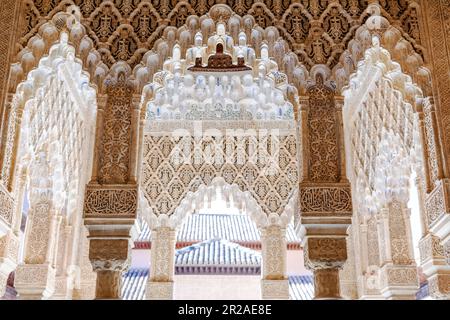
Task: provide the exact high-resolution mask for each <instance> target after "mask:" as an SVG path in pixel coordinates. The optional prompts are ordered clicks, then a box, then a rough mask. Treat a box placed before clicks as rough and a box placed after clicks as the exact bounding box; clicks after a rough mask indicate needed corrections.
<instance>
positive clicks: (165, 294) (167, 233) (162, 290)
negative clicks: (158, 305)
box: [146, 227, 176, 300]
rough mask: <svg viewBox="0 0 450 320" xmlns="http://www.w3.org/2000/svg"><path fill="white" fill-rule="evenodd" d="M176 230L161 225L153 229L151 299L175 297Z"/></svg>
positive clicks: (149, 287)
mask: <svg viewBox="0 0 450 320" xmlns="http://www.w3.org/2000/svg"><path fill="white" fill-rule="evenodd" d="M175 243H176V231H175V230H173V229H170V228H167V227H159V228H157V229H155V230H153V231H152V252H151V262H150V277H149V278H148V282H147V292H146V297H147V299H149V300H156V299H159V300H171V299H173V275H174V271H175Z"/></svg>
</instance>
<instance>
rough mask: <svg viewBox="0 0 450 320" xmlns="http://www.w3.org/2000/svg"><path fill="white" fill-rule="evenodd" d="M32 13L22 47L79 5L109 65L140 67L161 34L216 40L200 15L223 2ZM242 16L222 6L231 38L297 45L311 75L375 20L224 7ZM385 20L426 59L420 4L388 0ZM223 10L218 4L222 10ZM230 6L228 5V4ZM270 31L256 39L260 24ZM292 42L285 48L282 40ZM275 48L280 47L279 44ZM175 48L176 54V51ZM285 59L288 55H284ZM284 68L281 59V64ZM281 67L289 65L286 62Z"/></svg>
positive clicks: (327, 11)
mask: <svg viewBox="0 0 450 320" xmlns="http://www.w3.org/2000/svg"><path fill="white" fill-rule="evenodd" d="M23 2H24V7H25V8H24V9H25V15H24V17H23V20H22V23H21V29H20V35H19V37H20V43H21V45H22V46H25V45H26V43H27V41H28V40H29V39H30V38H31V37H33V36H34V35H35V34H36V33H37V32H38V30H39V28H40V27H41V26H42V25H43V24H44V23H45V22H44V21H45V19H51V18H52V17H53V16H54V15H55V13H57V12H59V11H64V10H65V8H66V7H67V6H69V5H71V4H75V5H77V6H78V7H79V10H80V18H81V19H80V20H81V22H82V24H83V26H84V27H85V28H86V31H87V34H88V35H89V38H90V39H91V41H92V43H93V44H94V45H95V47H97V48H98V49H99V52H100V53H101V55H102V60H103V61H104V63H105V64H107V65H109V66H111V65H112V64H114V63H115V62H117V61H118V60H124V61H128V62H129V63H130V65H131V66H132V67H133V66H134V65H136V63H138V61H139V60H140V58H141V57H142V55H143V53H145V52H146V51H148V50H149V49H151V48H152V47H154V46H156V45H158V39H159V38H160V37H161V36H168V37H179V40H180V42H182V43H183V45H184V46H187V44H192V41H193V39H192V34H189V33H188V32H182V33H181V34H180V33H179V34H178V35H177V34H176V33H175V32H174V31H173V30H176V29H177V28H180V27H183V26H184V25H186V27H185V28H184V31H193V30H195V29H198V28H202V29H203V30H202V31H203V34H204V36H205V37H207V36H209V33H210V32H211V31H212V30H211V21H208V20H206V21H199V19H195V18H193V16H195V15H198V16H202V15H204V14H206V13H207V12H208V11H210V10H211V8H214V5H215V4H216V3H218V2H219V1H207V0H197V1H174V0H171V1H153V0H152V1H150V0H147V1H137V0H127V1H123V0H112V1H99V0H87V1H85V0H83V1H82V0H69V1H62V0H35V1H32V0H26V1H23ZM221 3H225V4H226V5H228V6H230V7H226V8H229V10H230V11H231V10H232V11H233V12H234V14H231V13H230V12H227V11H226V10H224V9H222V8H220V9H217V10H216V11H217V12H218V13H217V14H216V15H212V18H213V19H218V18H225V19H227V20H228V18H230V17H231V19H230V20H229V27H230V30H231V31H232V32H231V36H232V37H234V40H235V41H237V33H238V29H239V28H240V26H241V27H242V26H244V27H245V28H246V32H247V36H248V37H249V38H250V36H252V42H253V43H252V45H253V46H254V47H257V46H258V45H257V43H258V42H259V41H261V40H262V38H265V39H266V40H267V41H268V42H269V43H271V44H272V43H274V44H275V46H279V47H280V46H286V47H289V48H290V50H292V51H293V52H294V53H295V58H296V60H298V61H300V62H301V63H302V64H304V65H305V67H306V68H307V69H309V68H311V67H312V66H313V65H314V64H326V65H327V66H328V67H329V68H330V69H332V68H333V67H334V66H336V64H337V63H338V61H339V56H340V55H341V53H342V52H343V51H344V50H345V48H346V47H347V44H348V43H349V42H350V41H351V40H352V38H353V37H354V35H355V31H356V29H357V28H358V27H359V26H361V25H362V24H363V23H364V22H365V20H366V19H367V17H368V15H369V13H368V12H367V6H368V1H367V0H345V1H339V2H338V1H325V0H312V1H309V0H301V1H293V0H280V1H242V0H241V1H221ZM380 5H381V8H382V12H381V13H382V15H383V16H384V17H386V18H387V19H388V20H389V22H390V23H392V24H394V25H396V28H397V29H398V30H399V32H400V33H401V34H402V35H403V36H404V37H405V38H406V39H407V41H408V42H409V43H411V45H412V46H413V47H414V50H415V51H416V52H418V53H419V54H422V51H423V48H422V46H421V43H422V39H421V33H420V28H419V23H418V15H419V14H420V8H419V7H418V4H417V3H416V1H407V0H402V1H397V0H395V1H393V0H383V1H380ZM216 7H217V6H216ZM224 7H225V6H224ZM255 25H257V26H258V27H259V28H263V29H268V30H269V31H268V32H266V34H264V33H259V32H258V33H257V34H251V32H250V29H251V27H252V26H255ZM279 36H281V37H283V38H284V39H286V42H285V44H283V42H280V41H279V39H278V37H279ZM271 47H272V46H271ZM169 50H170V49H169ZM280 58H281V59H283V57H282V56H281V57H280ZM277 62H279V63H280V62H281V61H277ZM280 65H281V64H280Z"/></svg>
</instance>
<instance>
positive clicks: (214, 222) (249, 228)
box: [135, 214, 300, 249]
mask: <svg viewBox="0 0 450 320" xmlns="http://www.w3.org/2000/svg"><path fill="white" fill-rule="evenodd" d="M141 221H142V231H141V233H140V235H139V237H138V239H136V241H135V243H136V247H137V248H146V247H148V246H149V243H150V239H151V230H150V228H149V227H148V225H147V223H146V222H145V221H144V220H141ZM214 238H220V239H225V240H229V241H232V242H237V243H239V244H241V245H244V246H246V247H251V248H255V249H256V248H259V246H260V244H261V235H260V232H259V230H258V227H257V226H256V224H255V223H254V222H253V221H252V220H251V218H250V217H249V216H247V215H236V214H234V215H230V214H194V215H191V216H189V217H188V218H187V219H186V221H185V223H184V224H183V225H182V226H181V228H180V230H179V231H178V233H177V242H178V243H179V246H178V247H183V246H186V245H190V244H193V243H197V242H201V241H205V240H209V239H214ZM286 241H287V243H288V245H290V247H291V248H292V247H295V246H297V247H298V248H299V247H300V239H299V238H298V236H297V234H296V232H295V230H294V226H293V224H289V225H288V228H287V230H286Z"/></svg>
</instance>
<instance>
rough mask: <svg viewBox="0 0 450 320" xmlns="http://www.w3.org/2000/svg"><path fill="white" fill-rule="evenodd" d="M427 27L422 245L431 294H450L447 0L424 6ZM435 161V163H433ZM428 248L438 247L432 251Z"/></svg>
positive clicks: (449, 19)
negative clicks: (448, 256)
mask: <svg viewBox="0 0 450 320" xmlns="http://www.w3.org/2000/svg"><path fill="white" fill-rule="evenodd" d="M421 8H422V14H423V17H424V22H425V23H424V26H425V36H426V37H425V39H426V41H425V44H426V45H427V49H428V54H429V61H430V63H431V64H432V66H433V70H434V72H433V74H432V76H433V84H434V86H433V96H434V99H426V100H425V103H424V114H425V129H426V134H427V135H426V140H425V141H424V144H426V147H427V148H428V150H431V152H429V153H428V154H427V155H425V157H426V159H428V161H429V162H431V165H430V173H429V174H430V176H431V178H430V180H431V188H430V190H427V195H426V199H425V211H426V218H427V224H428V232H429V234H428V235H426V236H425V237H424V238H423V239H422V240H421V244H420V248H421V259H422V264H423V270H424V273H425V274H426V275H427V278H428V283H429V288H430V289H429V291H430V295H431V296H432V297H435V298H438V299H442V298H447V299H448V298H449V297H450V289H449V288H450V264H449V262H448V261H446V262H445V263H444V259H443V258H442V255H441V254H440V253H439V252H440V251H441V247H442V246H444V244H445V243H448V241H449V239H450V227H449V225H450V179H449V178H450V162H449V158H450V157H449V156H450V104H449V103H448V101H449V100H450V83H449V81H448V73H447V72H446V71H445V70H449V68H450V54H449V48H450V40H449V36H450V34H449V33H450V29H449V28H448V27H447V26H448V25H449V23H450V14H449V9H450V7H449V4H448V1H443V0H437V1H429V2H427V5H423V6H421ZM433 164H435V165H434V166H432V165H433ZM429 248H435V250H430V249H429Z"/></svg>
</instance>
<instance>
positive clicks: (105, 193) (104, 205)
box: [84, 185, 138, 218]
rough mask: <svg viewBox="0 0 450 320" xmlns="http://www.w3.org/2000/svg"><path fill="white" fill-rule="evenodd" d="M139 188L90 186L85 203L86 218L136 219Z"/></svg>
mask: <svg viewBox="0 0 450 320" xmlns="http://www.w3.org/2000/svg"><path fill="white" fill-rule="evenodd" d="M137 199H138V188H137V186H127V185H124V186H96V185H91V186H88V188H87V190H86V197H85V201H84V217H85V218H135V217H136V212H137Z"/></svg>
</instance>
